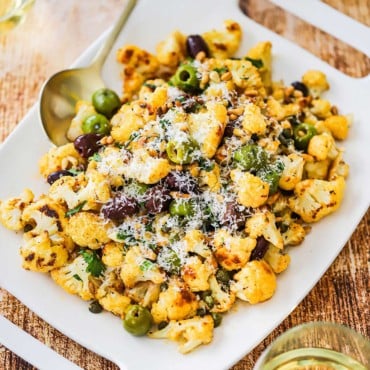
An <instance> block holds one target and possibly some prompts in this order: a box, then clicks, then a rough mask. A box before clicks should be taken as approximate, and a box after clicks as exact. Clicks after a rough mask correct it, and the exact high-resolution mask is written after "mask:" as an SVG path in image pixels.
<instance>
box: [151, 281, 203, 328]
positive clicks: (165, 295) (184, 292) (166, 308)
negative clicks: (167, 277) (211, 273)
mask: <svg viewBox="0 0 370 370" xmlns="http://www.w3.org/2000/svg"><path fill="white" fill-rule="evenodd" d="M197 308H198V301H197V297H196V295H195V294H194V293H192V292H191V290H190V289H189V287H188V286H187V285H186V284H185V283H183V282H181V281H180V280H177V279H172V280H171V281H169V283H168V288H167V289H166V290H165V291H163V292H161V293H160V294H159V299H158V302H155V303H153V306H152V311H151V313H152V315H153V320H154V322H155V323H157V324H158V323H160V322H161V321H170V320H183V319H187V318H190V317H193V316H194V315H195V313H196V311H197Z"/></svg>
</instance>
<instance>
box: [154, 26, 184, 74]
mask: <svg viewBox="0 0 370 370" xmlns="http://www.w3.org/2000/svg"><path fill="white" fill-rule="evenodd" d="M156 52H157V59H158V61H159V63H161V64H163V65H165V66H168V67H172V68H175V67H177V65H179V64H180V62H181V61H183V60H184V59H185V56H186V37H185V35H183V34H182V33H181V32H180V31H177V30H176V31H174V32H172V33H171V34H170V35H169V36H168V37H167V38H166V39H165V40H163V41H161V42H160V43H158V45H157V47H156Z"/></svg>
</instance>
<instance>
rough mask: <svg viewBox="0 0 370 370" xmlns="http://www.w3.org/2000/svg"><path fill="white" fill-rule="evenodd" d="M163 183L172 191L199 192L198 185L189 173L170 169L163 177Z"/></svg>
mask: <svg viewBox="0 0 370 370" xmlns="http://www.w3.org/2000/svg"><path fill="white" fill-rule="evenodd" d="M164 183H165V185H166V186H167V187H168V188H169V189H170V190H174V191H179V192H180V193H185V194H189V193H196V194H198V193H199V185H198V183H197V181H196V180H195V179H194V177H192V176H191V175H190V174H188V173H186V172H181V171H172V172H170V173H169V174H168V175H167V177H166V178H165V179H164Z"/></svg>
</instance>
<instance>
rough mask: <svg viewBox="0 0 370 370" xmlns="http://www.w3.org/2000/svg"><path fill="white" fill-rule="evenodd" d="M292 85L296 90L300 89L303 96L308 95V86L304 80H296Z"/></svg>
mask: <svg viewBox="0 0 370 370" xmlns="http://www.w3.org/2000/svg"><path fill="white" fill-rule="evenodd" d="M291 85H292V86H293V87H294V89H295V90H299V91H300V92H301V93H302V94H303V96H308V88H307V86H306V85H305V84H304V83H303V82H300V81H294V82H292V83H291Z"/></svg>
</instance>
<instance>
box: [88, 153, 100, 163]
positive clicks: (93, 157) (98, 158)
mask: <svg viewBox="0 0 370 370" xmlns="http://www.w3.org/2000/svg"><path fill="white" fill-rule="evenodd" d="M89 161H95V162H101V156H100V154H99V153H94V154H93V155H92V156H91V157H89Z"/></svg>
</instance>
